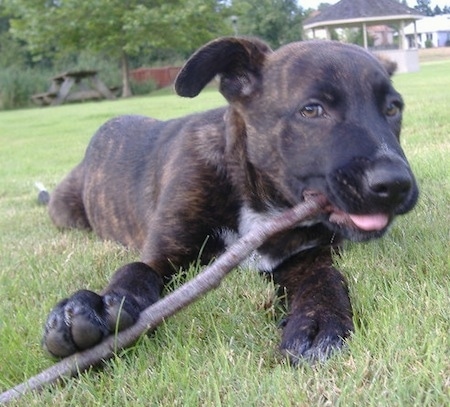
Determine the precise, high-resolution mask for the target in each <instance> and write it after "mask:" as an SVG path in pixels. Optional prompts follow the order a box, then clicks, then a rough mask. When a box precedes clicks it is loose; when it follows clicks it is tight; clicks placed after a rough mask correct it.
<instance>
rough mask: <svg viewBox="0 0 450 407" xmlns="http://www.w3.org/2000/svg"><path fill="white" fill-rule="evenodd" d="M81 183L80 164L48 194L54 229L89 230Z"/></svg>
mask: <svg viewBox="0 0 450 407" xmlns="http://www.w3.org/2000/svg"><path fill="white" fill-rule="evenodd" d="M83 183H84V174H83V167H82V164H80V165H78V166H77V167H75V168H74V169H73V170H72V171H71V172H70V173H69V174H68V175H67V177H66V178H64V179H63V180H62V181H61V183H60V184H59V185H58V186H57V187H56V188H55V190H54V191H53V192H52V193H51V194H50V202H49V204H48V211H49V214H50V218H51V219H52V221H53V223H54V224H55V225H56V227H58V228H78V229H91V226H90V224H89V221H88V218H87V216H86V210H85V208H84V204H83Z"/></svg>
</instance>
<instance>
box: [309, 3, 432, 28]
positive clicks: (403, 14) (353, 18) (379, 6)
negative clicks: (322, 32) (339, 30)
mask: <svg viewBox="0 0 450 407" xmlns="http://www.w3.org/2000/svg"><path fill="white" fill-rule="evenodd" d="M422 17H424V16H423V15H422V14H421V13H420V12H419V11H417V10H415V9H413V8H410V7H408V6H405V5H403V4H401V3H399V2H398V1H395V0H376V1H374V0H341V1H339V2H338V3H336V4H334V5H332V6H329V7H327V8H326V9H324V10H323V11H322V12H320V13H319V14H317V15H315V16H313V17H310V18H308V19H306V20H305V22H304V23H303V28H304V29H305V30H308V29H312V28H320V27H326V26H328V27H329V26H341V27H342V26H350V25H357V24H360V23H363V22H365V23H374V24H375V23H380V22H385V23H386V22H389V21H401V20H403V21H406V20H418V19H419V18H422Z"/></svg>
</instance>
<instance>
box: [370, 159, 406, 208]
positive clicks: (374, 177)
mask: <svg viewBox="0 0 450 407" xmlns="http://www.w3.org/2000/svg"><path fill="white" fill-rule="evenodd" d="M366 180H367V188H368V192H369V194H370V195H371V199H373V200H374V201H375V202H376V203H377V204H378V205H380V206H381V207H383V206H384V207H386V209H388V208H389V209H393V208H395V207H396V206H398V205H400V204H402V203H403V202H404V201H405V200H406V198H407V196H408V195H409V193H410V191H411V188H412V186H413V179H412V176H411V174H410V172H409V171H408V169H407V168H406V167H405V165H404V164H403V163H401V164H398V163H386V162H383V163H379V164H378V165H376V166H374V167H372V168H371V169H369V170H368V171H367V172H366Z"/></svg>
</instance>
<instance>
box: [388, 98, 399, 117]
mask: <svg viewBox="0 0 450 407" xmlns="http://www.w3.org/2000/svg"><path fill="white" fill-rule="evenodd" d="M400 111H401V107H400V105H399V104H398V103H396V102H393V103H389V104H388V105H387V106H386V110H385V113H386V116H390V117H392V116H397V115H398V114H399V113H400Z"/></svg>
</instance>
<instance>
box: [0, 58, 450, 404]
mask: <svg viewBox="0 0 450 407" xmlns="http://www.w3.org/2000/svg"><path fill="white" fill-rule="evenodd" d="M449 70H450V62H441V63H434V64H429V65H424V66H423V67H422V69H421V71H420V72H418V73H415V74H403V75H399V76H397V77H396V78H395V84H396V86H397V88H398V89H399V90H400V91H401V92H402V93H403V95H404V97H405V100H406V104H407V110H406V115H405V121H404V131H403V134H402V143H403V145H404V148H405V151H406V153H407V155H408V157H409V159H410V162H411V165H412V167H413V169H414V171H415V173H416V175H417V178H418V180H419V183H420V188H421V197H420V201H419V204H418V207H417V208H416V209H415V210H414V211H413V212H412V213H410V214H408V215H406V216H404V217H401V218H399V219H398V220H397V221H396V223H395V225H394V226H393V228H392V230H391V232H390V233H389V234H388V235H387V236H386V237H385V238H383V239H381V240H378V241H374V242H369V243H365V244H355V245H353V244H352V245H348V247H347V250H346V251H345V253H344V254H343V256H342V257H340V258H337V259H336V263H337V265H338V266H339V267H340V268H341V269H342V270H343V271H344V273H345V274H346V276H347V278H348V280H349V283H350V287H351V296H352V299H353V305H354V309H355V323H356V326H357V329H356V332H355V334H354V335H353V337H352V338H351V340H350V341H349V343H348V349H347V350H346V351H345V352H343V353H341V354H339V355H336V356H335V357H333V358H332V359H331V360H330V361H328V362H326V363H324V364H319V365H315V366H307V365H305V366H301V367H300V368H298V369H292V368H290V367H289V366H287V365H286V364H285V363H284V361H283V360H282V359H281V358H280V357H279V355H278V353H277V350H276V348H277V344H278V342H279V331H278V329H277V327H276V324H277V322H278V321H279V319H280V317H281V311H280V308H279V306H278V305H279V304H278V303H277V301H276V299H275V298H274V289H273V287H272V286H271V285H268V284H267V282H265V281H263V280H261V279H260V278H259V276H258V275H257V274H255V273H253V272H252V271H250V270H244V269H242V270H237V271H236V272H234V273H232V274H231V275H230V276H229V277H228V278H227V279H226V280H225V282H224V283H223V284H222V286H221V287H219V288H218V289H217V290H216V291H214V292H212V293H209V294H208V295H207V296H205V297H204V298H203V299H202V300H201V301H199V302H197V303H196V304H194V305H192V306H190V307H188V308H187V309H185V310H183V311H182V312H181V313H179V314H178V315H176V316H175V317H173V318H171V319H170V320H168V321H167V322H166V323H165V324H164V325H162V326H161V327H160V328H159V329H158V330H157V331H156V332H155V333H154V334H153V335H151V336H149V337H144V338H142V340H141V341H140V342H139V343H138V344H136V346H134V347H133V348H131V349H129V350H127V351H124V352H123V353H122V354H121V355H119V356H118V357H117V358H114V359H113V360H111V361H109V362H108V363H107V364H106V366H105V367H104V369H103V370H100V371H96V370H92V371H90V372H87V373H85V374H83V375H81V376H80V377H79V378H76V379H69V380H65V381H64V382H63V383H60V384H59V385H56V386H51V387H48V388H45V389H44V391H43V392H42V393H39V394H28V395H26V396H25V397H24V398H23V399H21V400H19V401H17V402H15V403H13V405H18V406H28V405H30V404H32V405H49V406H53V405H54V406H61V405H86V406H106V405H120V406H127V405H130V406H131V405H133V406H134V405H149V406H150V405H151V406H153V405H155V406H156V405H160V406H168V405H170V406H221V405H222V406H236V405H240V406H361V405H363V406H444V405H449V404H450V394H449V391H450V345H449V332H450V320H449V314H450V313H449V310H450V303H449V294H450V285H449V263H450V262H449V250H448V249H449V248H448V242H449V241H450V236H449V234H450V233H449V230H450V229H449V224H450V215H449V204H450V180H449V177H448V174H450V163H449V160H448V157H449V153H450V151H449V150H450V145H449V144H450V140H449V133H450V120H449V118H448V106H450V95H449V93H448V89H449V88H450V77H449V75H448V74H447V72H449ZM220 104H223V99H222V98H221V97H220V96H219V95H218V94H217V93H216V92H215V91H213V90H208V91H206V92H204V93H203V94H202V95H200V96H199V97H198V98H196V99H194V100H184V99H180V98H176V97H174V96H172V95H169V94H167V93H165V94H158V96H152V97H145V98H144V97H142V98H134V99H130V100H120V101H115V102H106V101H105V102H101V103H96V104H94V103H86V104H81V105H72V106H61V107H57V108H50V109H32V110H22V111H14V112H0V162H1V166H0V230H1V233H0V290H1V294H0V295H1V301H0V335H1V336H0V337H1V352H0V389H2V390H5V389H6V388H8V387H10V386H11V385H13V384H16V383H18V382H20V381H22V380H24V379H25V378H27V377H29V376H31V375H33V374H35V373H37V372H38V371H39V370H41V369H42V368H44V367H47V366H49V365H51V364H52V361H51V360H49V359H48V358H46V356H45V355H44V354H43V353H42V350H41V348H40V343H39V341H40V337H41V334H42V324H43V321H44V319H45V316H46V314H47V312H48V311H49V309H50V308H51V307H52V306H53V305H54V304H55V302H56V301H58V300H59V299H61V298H63V297H64V296H65V295H67V294H68V293H70V292H73V291H74V290H77V289H79V288H81V287H84V288H90V289H94V290H98V289H100V288H101V287H102V286H104V284H105V282H106V281H107V279H108V278H109V277H110V276H111V274H112V272H113V271H114V269H115V268H117V267H118V266H119V265H122V264H124V263H125V262H129V261H132V260H134V259H136V258H137V256H138V255H137V253H135V252H133V251H129V250H126V249H124V248H123V247H120V246H118V245H117V244H115V243H112V242H102V241H100V240H99V239H97V238H96V237H95V236H93V235H91V234H85V233H82V232H78V231H70V232H62V233H61V232H58V231H57V230H55V228H54V227H53V226H52V225H51V222H50V221H49V219H48V217H47V215H46V211H45V209H44V208H42V207H40V206H38V205H37V203H36V191H35V190H34V189H33V182H34V181H36V180H40V181H42V182H44V183H45V184H46V185H47V186H48V187H49V188H53V187H54V185H55V184H56V182H58V181H59V180H60V179H61V178H62V177H63V176H64V175H65V174H66V173H67V171H68V170H69V169H70V168H71V167H72V166H73V165H75V164H76V163H77V162H78V161H79V160H80V158H81V157H82V154H83V152H84V149H85V147H86V145H87V142H88V140H89V138H90V136H91V135H92V133H93V132H94V131H95V129H96V128H97V127H98V126H99V125H100V124H101V123H103V122H104V121H105V120H107V119H108V118H109V117H111V116H114V115H117V114H121V113H137V114H150V115H153V116H155V117H158V118H161V119H165V118H168V117H173V116H180V115H182V114H186V113H188V112H190V111H193V110H204V109H205V108H209V107H214V106H217V105H220ZM189 272H190V273H194V272H195V270H190V271H189Z"/></svg>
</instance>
